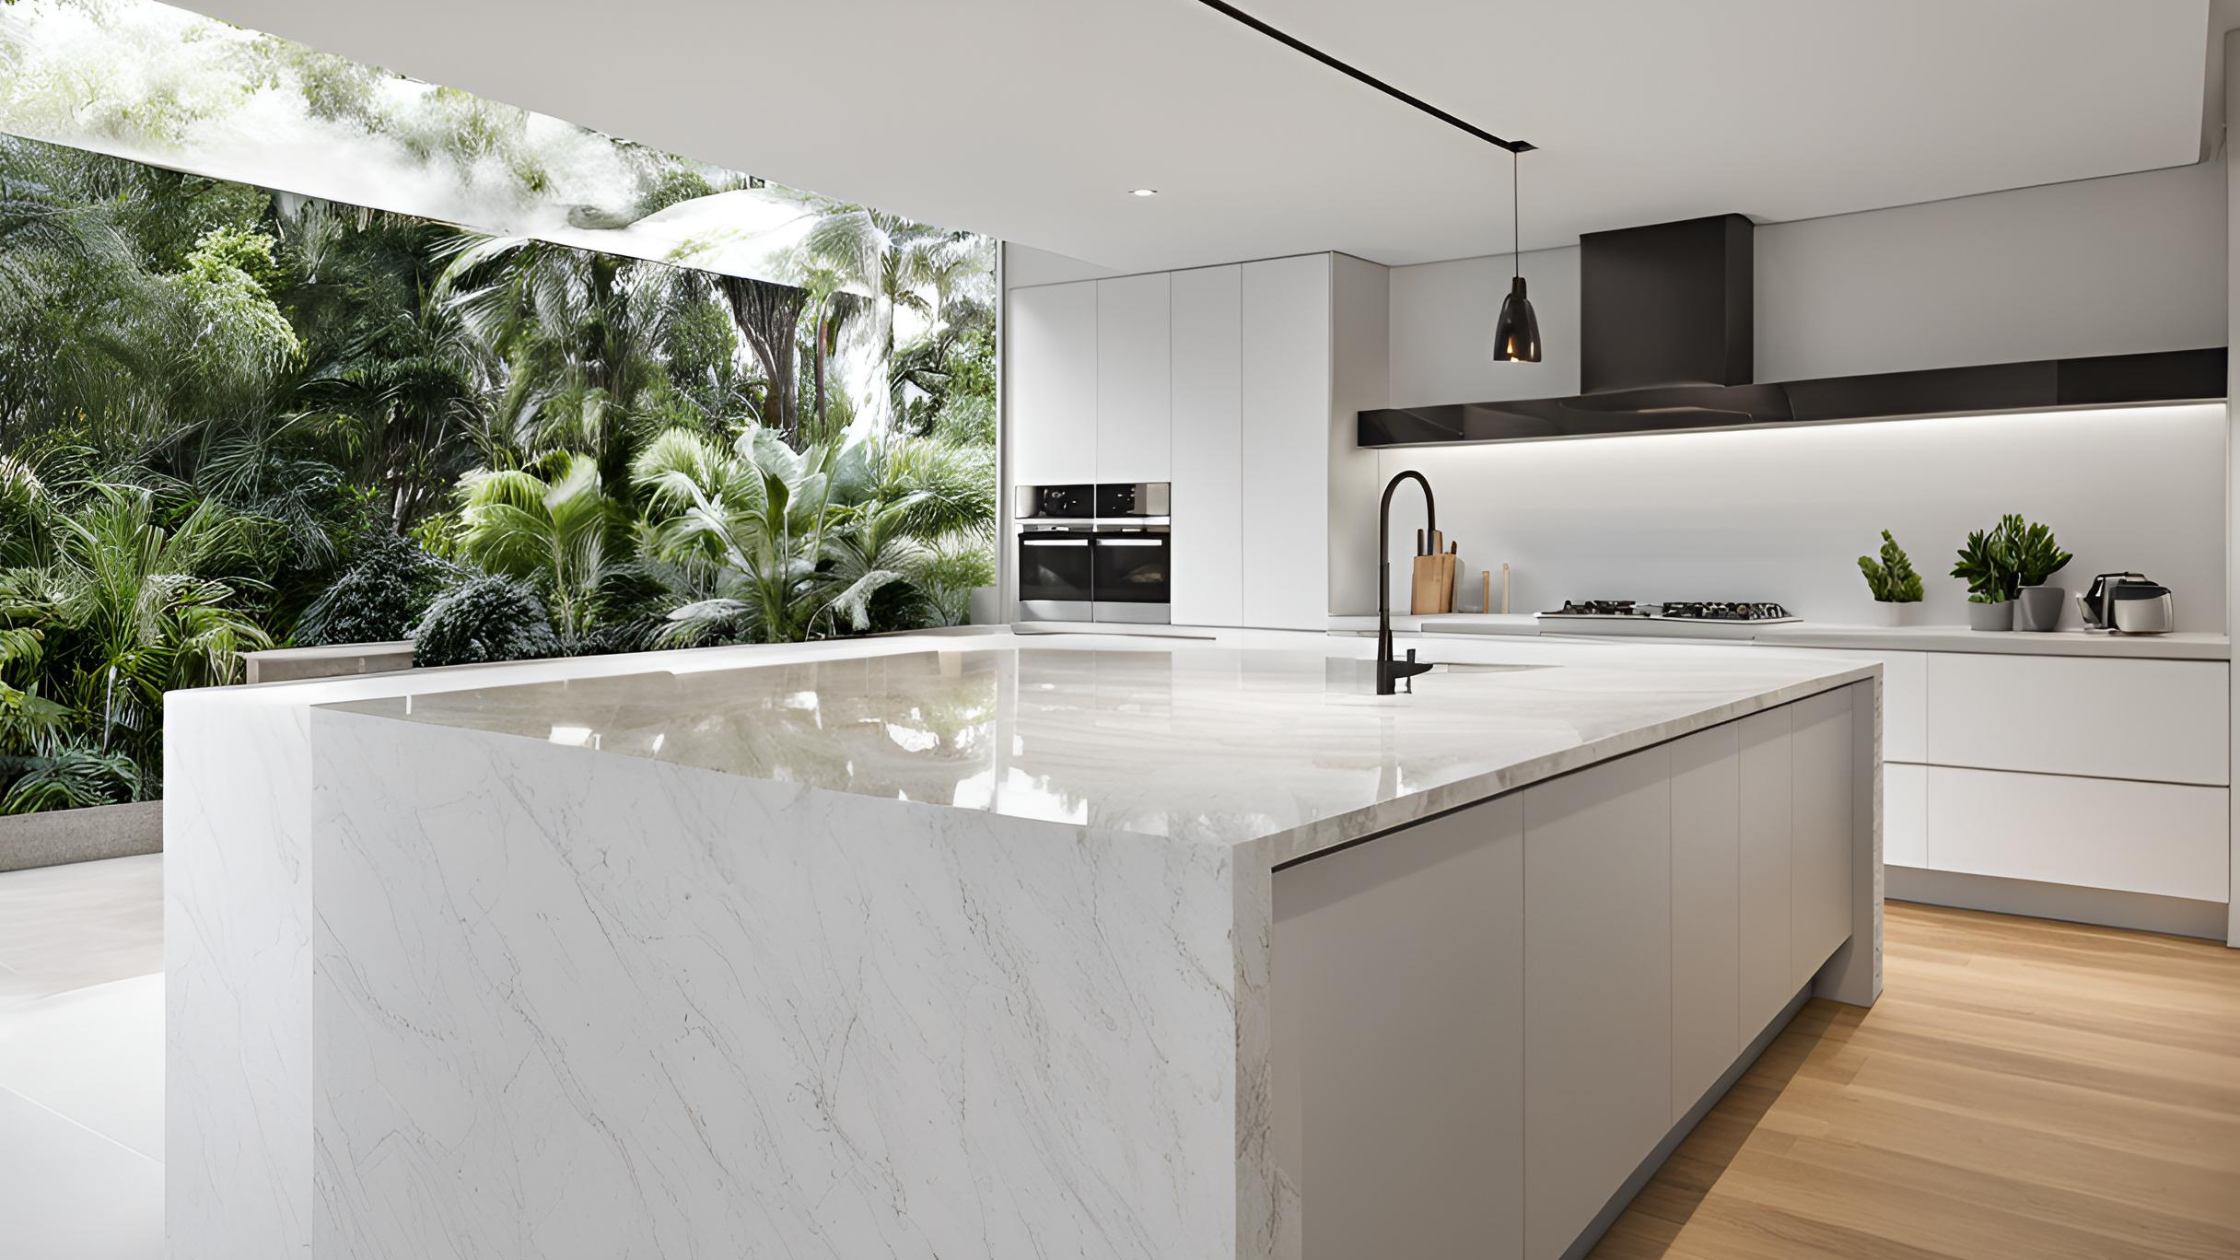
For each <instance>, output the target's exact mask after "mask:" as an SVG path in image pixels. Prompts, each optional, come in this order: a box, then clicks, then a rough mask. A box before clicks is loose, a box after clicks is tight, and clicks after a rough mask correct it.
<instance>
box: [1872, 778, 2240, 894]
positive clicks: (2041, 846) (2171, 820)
mask: <svg viewBox="0 0 2240 1260" xmlns="http://www.w3.org/2000/svg"><path fill="white" fill-rule="evenodd" d="M1927 786H1928V800H1927V802H1926V806H1927V810H1928V814H1929V825H1928V828H1927V835H1926V837H1925V840H1926V849H1927V852H1926V854H1925V859H1926V860H1924V861H1922V862H1920V863H1917V864H1918V865H1921V866H1926V867H1928V868H1930V869H1933V870H1940V871H1956V872H1959V873H1962V874H1968V875H1996V876H2001V877H2003V878H2007V879H2027V880H2034V881H2037V882H2039V883H2049V884H2076V885H2080V886H2082V887H2086V888H2105V889H2110V890H2113V891H2116V892H2135V893H2150V894H2154V895H2157V896H2163V897H2184V898H2187V899H2189V900H2194V901H2222V900H2224V899H2225V896H2226V880H2227V878H2228V868H2229V865H2230V863H2231V860H2232V859H2231V830H2230V826H2231V823H2230V814H2231V804H2230V799H2229V797H2230V794H2229V793H2228V792H2227V791H2226V790H2225V789H2224V788H2206V787H2193V786H2190V785H2186V784H2177V783H2136V782H2129V781H2125V780H2122V779H2081V778H2073V777H2070V776H2066V775H2054V774H2010V773H2006V772H2002V771H1997V770H1966V769H1958V768H1955V767H1951V766H1930V767H1927ZM1885 799H1887V795H1886V797H1885ZM1886 860H1888V861H1892V862H1895V861H1896V859H1895V858H1888V859H1886Z"/></svg>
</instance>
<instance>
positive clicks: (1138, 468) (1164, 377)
mask: <svg viewBox="0 0 2240 1260" xmlns="http://www.w3.org/2000/svg"><path fill="white" fill-rule="evenodd" d="M1096 283H1097V478H1096V479H1097V480H1098V481H1100V482H1120V483H1123V484H1125V483H1130V482H1138V481H1171V480H1172V477H1171V475H1170V473H1171V471H1172V464H1171V463H1170V459H1169V457H1170V454H1171V451H1172V435H1171V423H1172V420H1171V417H1172V404H1173V389H1172V382H1171V378H1172V353H1173V348H1172V342H1171V336H1170V331H1169V329H1170V296H1169V281H1168V276H1167V273H1165V272H1163V271H1162V272H1154V273H1152V274H1151V275H1147V276H1122V277H1119V278H1117V279H1113V280H1099V281H1097V282H1096Z"/></svg>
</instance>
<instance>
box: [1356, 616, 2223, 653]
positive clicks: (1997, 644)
mask: <svg viewBox="0 0 2240 1260" xmlns="http://www.w3.org/2000/svg"><path fill="white" fill-rule="evenodd" d="M1569 625H1570V628H1566V629H1564V630H1560V631H1557V630H1543V629H1542V627H1541V625H1540V623H1539V622H1538V621H1537V620H1536V619H1535V618H1534V616H1533V615H1532V614H1531V613H1443V614H1429V615H1424V616H1414V615H1411V616H1406V617H1398V616H1396V617H1394V618H1393V619H1392V628H1393V631H1394V633H1397V634H1435V635H1512V636H1531V637H1547V638H1558V637H1561V638H1566V639H1612V638H1623V639H1627V640H1635V639H1655V640H1659V641H1663V642H1668V643H1691V642H1701V641H1703V640H1705V639H1711V640H1715V641H1717V642H1719V643H1723V644H1729V645H1734V644H1754V645H1759V646H1764V647H1805V648H1853V649H1858V650H1862V651H1884V652H1979V653H1994V654H2003V655H2019V656H2111V657H2137V658H2142V659H2153V660H2181V661H2224V660H2230V659H2232V640H2231V639H2230V638H2229V637H2228V636H2226V635H2221V634H2207V633H2202V632H2199V631H2183V632H2179V633H2174V634H2134V635H2114V634H2103V633H2096V632H2093V631H2087V630H2055V631H2052V632H2050V633H2044V634H2032V633H2024V632H2021V631H2009V632H2007V633H2004V634H2002V633H1997V632H1989V633H1987V632H1984V631H1978V630H1970V629H1968V628H1967V627H1966V626H1844V625H1834V624H1828V623H1822V622H1812V621H1807V622H1803V623H1801V624H1788V625H1770V626H1718V627H1711V628H1707V630H1706V631H1704V632H1701V633H1697V634H1685V633H1680V632H1676V631H1674V630H1672V629H1671V628H1670V627H1667V626H1642V627H1639V628H1637V629H1631V630H1622V629H1613V630H1612V631H1610V632H1609V633H1607V634H1602V635H1597V634H1593V633H1590V631H1589V630H1587V629H1584V628H1577V627H1576V623H1569ZM1376 630H1377V619H1376V618H1375V617H1374V616H1367V617H1362V616H1343V617H1332V618H1331V619H1330V632H1331V633H1332V634H1369V635H1373V634H1375V633H1376Z"/></svg>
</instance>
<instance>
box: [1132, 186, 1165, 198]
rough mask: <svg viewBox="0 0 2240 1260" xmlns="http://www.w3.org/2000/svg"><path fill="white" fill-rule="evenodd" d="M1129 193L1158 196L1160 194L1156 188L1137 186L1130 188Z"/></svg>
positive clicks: (1141, 195) (1134, 195) (1133, 195)
mask: <svg viewBox="0 0 2240 1260" xmlns="http://www.w3.org/2000/svg"><path fill="white" fill-rule="evenodd" d="M1128 195H1129V196H1131V197H1156V196H1158V195H1159V190H1158V189H1156V188H1135V189H1130V190H1129V193H1128Z"/></svg>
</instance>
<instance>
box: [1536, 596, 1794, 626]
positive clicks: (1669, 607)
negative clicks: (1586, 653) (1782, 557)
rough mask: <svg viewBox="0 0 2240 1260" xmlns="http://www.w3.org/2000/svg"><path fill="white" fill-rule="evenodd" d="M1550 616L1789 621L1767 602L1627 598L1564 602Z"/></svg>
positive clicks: (1783, 610)
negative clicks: (1656, 601)
mask: <svg viewBox="0 0 2240 1260" xmlns="http://www.w3.org/2000/svg"><path fill="white" fill-rule="evenodd" d="M1550 615H1552V616H1558V617H1662V618H1665V619H1667V620H1670V621H1788V620H1791V617H1790V615H1789V610H1788V609H1786V608H1783V607H1782V606H1781V605H1779V604H1776V603H1773V602H1772V601H1770V600H1755V601H1745V600H1713V601H1702V600H1696V601H1681V602H1676V603H1669V604H1639V603H1635V602H1634V601H1633V600H1630V599H1586V600H1569V599H1567V600H1565V601H1563V607H1561V608H1558V609H1557V610H1556V611H1555V612H1554V613H1553V614H1550Z"/></svg>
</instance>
